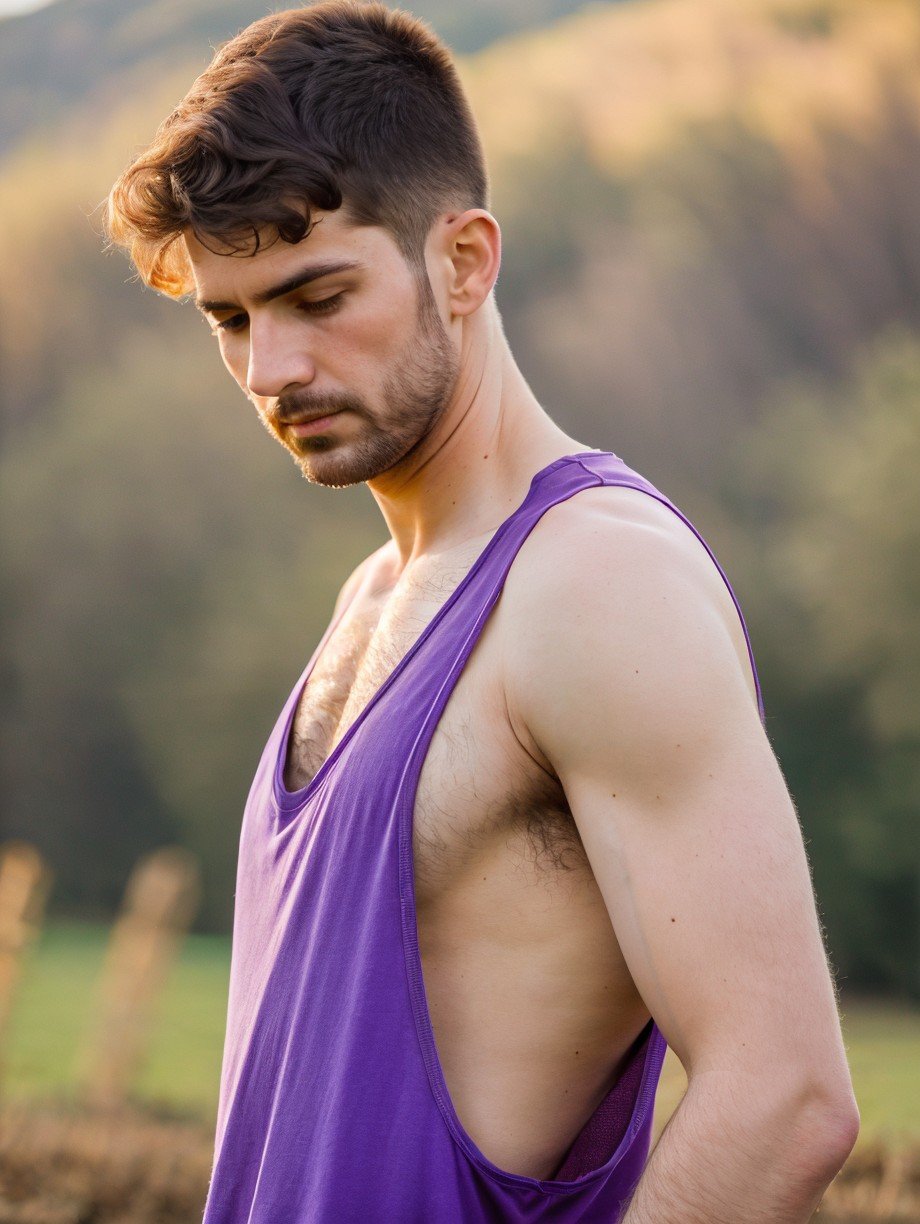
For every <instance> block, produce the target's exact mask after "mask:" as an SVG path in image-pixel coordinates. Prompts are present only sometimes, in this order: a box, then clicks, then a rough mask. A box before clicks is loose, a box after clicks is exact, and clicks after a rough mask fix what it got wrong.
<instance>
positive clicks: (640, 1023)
mask: <svg viewBox="0 0 920 1224" xmlns="http://www.w3.org/2000/svg"><path fill="white" fill-rule="evenodd" d="M107 218H108V227H109V232H110V235H111V237H112V240H113V241H115V242H118V243H120V244H122V245H124V246H125V247H127V248H128V249H129V250H130V252H131V254H132V257H133V258H134V261H135V263H136V265H137V267H138V269H139V271H140V273H141V275H142V276H143V278H144V279H145V281H146V282H147V283H149V284H151V285H153V286H155V287H156V288H158V289H160V290H162V291H163V292H165V293H167V294H170V295H172V296H176V297H178V296H182V295H184V294H185V293H188V292H193V293H194V294H195V296H196V300H197V304H198V307H199V309H200V310H201V311H203V313H204V314H205V317H206V318H207V320H208V321H209V323H210V325H211V328H212V330H213V332H214V334H215V336H217V338H218V341H219V345H220V351H221V356H222V358H223V361H224V364H225V365H226V367H227V369H228V370H229V372H230V373H231V375H232V376H233V378H234V379H235V380H236V382H237V383H238V384H239V386H240V388H241V390H242V391H243V392H244V393H245V394H246V396H247V397H248V398H249V399H250V400H251V402H252V403H253V405H254V406H255V408H256V411H257V412H258V414H259V416H260V418H261V420H262V421H263V423H264V424H265V426H266V427H267V428H268V430H269V431H270V432H271V433H272V434H273V435H274V436H275V437H276V438H277V439H278V441H280V442H281V444H282V445H283V446H285V447H286V448H287V450H288V451H289V452H290V453H291V454H292V455H293V457H294V459H295V461H296V462H297V463H298V464H299V466H300V468H301V470H302V471H303V474H304V475H305V476H306V478H307V479H308V480H310V481H312V482H314V483H316V484H320V485H326V486H329V487H332V488H335V487H342V486H345V485H351V484H355V483H357V482H366V483H367V485H368V488H369V489H370V490H371V493H372V494H373V496H374V498H375V500H376V501H377V504H378V505H379V507H380V510H381V512H382V514H383V516H384V519H385V521H386V524H387V527H388V528H389V532H390V537H391V538H390V540H389V542H388V543H387V544H386V545H384V546H383V547H382V548H380V549H379V550H377V551H376V552H375V553H373V554H372V555H371V556H370V557H368V558H366V559H365V560H364V561H363V562H362V563H361V564H360V565H359V566H358V567H357V569H356V570H355V571H354V573H353V574H352V575H351V576H350V577H349V578H348V580H347V581H346V582H345V584H344V586H343V587H342V591H341V593H340V596H339V599H338V601H337V604H336V608H335V611H334V614H333V618H332V621H331V622H330V625H329V628H328V629H327V631H326V633H325V635H324V637H323V639H322V641H321V642H320V644H319V645H318V646H317V648H316V651H315V652H314V655H313V657H312V659H311V660H310V661H309V663H308V665H307V668H306V669H305V671H304V673H303V675H302V676H301V678H300V679H299V680H298V682H297V684H296V685H295V687H294V690H293V692H292V693H291V696H290V698H289V700H288V702H287V704H286V705H285V707H284V709H283V710H282V713H281V716H280V717H279V720H278V723H277V725H276V727H275V729H274V731H273V733H272V736H271V738H270V739H269V742H268V744H267V746H266V749H265V752H264V754H263V757H262V760H261V763H260V765H259V769H258V772H257V774H256V778H255V780H254V782H253V787H252V791H251V793H250V797H249V802H248V804H247V808H246V813H245V817H244V822H243V829H242V835H241V840H240V857H239V868H238V879H237V892H236V915H235V921H234V945H233V962H232V971H231V987H230V1002H229V1015H228V1026H227V1039H226V1046H225V1050H224V1065H223V1074H222V1082H221V1096H220V1106H219V1114H218V1125H217V1141H216V1151H215V1161H214V1170H213V1174H212V1179H211V1185H210V1189H209V1195H208V1203H207V1207H206V1212H205V1221H206V1224H231V1222H236V1221H240V1222H243V1221H259V1222H260V1224H263V1222H267V1221H273V1222H276V1221H277V1222H279V1224H282V1222H283V1224H288V1222H291V1224H306V1222H308V1221H309V1222H316V1221H323V1222H325V1221H329V1222H330V1224H332V1222H339V1221H357V1220H366V1221H393V1222H394V1224H395V1222H403V1221H412V1222H417V1224H422V1222H423V1221H425V1222H431V1221H433V1222H436V1224H439V1222H442V1221H443V1222H445V1224H452V1222H455V1221H457V1222H459V1221H476V1220H525V1219H526V1220H532V1221H537V1220H547V1221H548V1220H553V1221H570V1220H571V1221H574V1220H579V1221H589V1220H590V1221H601V1220H604V1221H613V1220H616V1219H623V1220H625V1221H627V1222H628V1224H652V1222H654V1224H692V1222H695V1221H700V1222H702V1221H706V1222H707V1224H709V1222H724V1224H739V1221H746V1222H749V1224H754V1222H756V1221H770V1222H771V1224H775V1222H777V1221H804V1220H807V1219H808V1218H809V1217H810V1215H811V1213H812V1211H813V1210H814V1208H815V1206H816V1204H817V1203H818V1201H819V1199H820V1197H821V1194H822V1192H823V1190H824V1188H825V1187H826V1185H827V1184H828V1182H829V1181H830V1179H831V1178H832V1177H833V1175H834V1174H835V1173H836V1171H837V1170H838V1169H839V1168H840V1166H841V1165H842V1164H843V1162H844V1160H845V1158H846V1156H847V1154H848V1152H849V1151H850V1149H851V1147H852V1145H853V1143H854V1140H855V1136H856V1131H857V1126H858V1115H857V1111H856V1106H855V1103H854V1100H853V1094H852V1088H851V1085H850V1079H849V1074H848V1070H847V1065H846V1059H845V1055H844V1049H843V1044H842V1040H841V1034H840V1027H839V1021H838V1015H837V1008H836V1003H835V998H834V990H833V986H832V982H831V978H830V975H829V972H828V967H827V963H826V958H825V954H824V949H823V946H822V940H821V935H820V930H819V924H818V920H817V916H816V912H815V905H814V900H813V895H812V888H811V881H810V877H809V871H808V864H807V861H806V857H805V853H804V848H803V844H802V838H801V834H800V831H799V826H798V822H797V819H796V814H795V810H794V807H793V804H792V801H791V799H790V796H789V794H788V791H787V789H786V787H785V784H784V782H783V778H782V775H781V772H780V769H779V766H778V763H777V761H776V759H775V757H774V755H773V753H772V751H771V748H770V745H769V742H768V740H767V737H766V735H765V732H764V727H763V722H762V705H761V703H760V691H759V686H758V683H757V677H756V672H755V671H754V667H753V657H752V655H751V652H750V646H749V642H748V640H747V632H746V629H745V627H744V623H743V620H742V619H741V618H740V616H739V612H740V609H739V608H738V607H737V605H736V603H735V601H734V597H733V594H732V592H731V589H730V587H729V585H728V581H727V579H726V578H725V575H724V574H723V573H722V571H721V570H720V568H719V567H718V564H717V563H716V562H715V558H714V556H713V555H712V554H711V552H710V551H709V549H708V546H707V545H705V544H704V542H703V541H702V539H701V537H700V536H699V534H698V533H697V532H696V530H695V528H693V527H692V526H691V525H690V524H689V523H688V522H687V520H686V519H685V518H683V516H682V515H681V514H680V512H679V511H677V510H676V507H674V506H673V504H672V503H670V502H669V501H668V499H667V498H665V497H664V496H663V495H662V494H660V493H658V491H657V490H655V489H654V488H653V487H652V486H651V485H650V484H649V483H648V482H647V481H645V480H644V478H642V477H641V476H640V475H639V474H638V473H636V472H634V471H632V470H631V469H629V468H628V467H627V466H626V465H625V463H623V461H622V460H621V459H619V458H618V457H617V456H615V455H612V454H611V453H610V452H604V451H600V450H596V449H592V448H590V447H589V446H586V445H585V444H584V443H581V442H578V441H576V440H575V439H573V438H572V437H570V436H568V435H567V434H566V433H565V432H564V431H563V430H562V429H560V428H559V427H558V426H557V425H556V424H555V423H554V422H553V421H552V420H551V419H550V417H549V416H548V415H547V413H546V412H545V411H544V410H543V408H542V407H541V406H540V404H539V403H538V402H537V400H536V399H535V397H534V395H533V393H532V392H531V390H530V388H529V387H528V385H527V383H526V381H525V380H524V377H523V375H522V374H521V372H520V371H519V370H518V368H517V366H516V364H515V362H514V359H513V357H512V355H511V352H510V350H509V347H508V344H507V342H506V340H505V337H504V335H503V333H502V328H501V321H500V318H499V315H498V311H497V309H496V304H495V299H494V295H493V288H494V285H495V281H496V277H497V275H498V270H499V262H500V233H499V228H498V224H497V222H496V220H495V219H494V217H493V216H492V215H491V213H490V212H489V211H488V191H487V178H486V171H485V168H484V165H483V158H482V151H481V147H480V143H479V138H478V135H477V132H476V128H475V124H474V121H473V118H472V116H471V114H470V112H469V108H468V105H467V102H466V100H465V98H464V95H463V92H462V89H461V87H460V84H459V81H458V78H457V76H456V72H455V69H454V66H453V64H452V62H451V59H450V56H449V54H448V52H447V51H446V49H445V48H444V47H443V45H442V44H440V43H439V42H438V41H437V39H436V38H435V37H434V35H432V34H431V32H430V31H428V30H427V28H426V27H424V26H422V25H421V24H420V23H418V22H416V21H415V20H414V19H412V18H410V17H409V16H408V15H406V14H403V13H399V12H393V11H390V10H388V9H386V8H384V7H383V6H380V5H376V4H367V5H362V4H356V3H348V2H339V0H335V2H333V3H327V4H320V5H316V6H314V7H307V8H304V9H299V10H290V11H288V12H282V13H278V14H275V15H272V16H270V17H266V18H264V19H263V20H261V21H259V22H256V23H255V24H254V25H252V26H250V27H249V28H248V29H246V30H244V31H243V32H242V33H241V34H239V35H238V36H237V37H236V38H235V39H233V40H232V41H231V42H230V43H228V44H227V45H225V46H224V47H223V48H222V49H221V50H219V51H218V53H217V54H216V56H215V57H214V60H213V62H212V64H211V65H210V67H209V68H208V69H207V71H206V72H205V73H203V75H202V76H201V77H199V78H198V80H197V81H196V82H195V83H194V85H193V86H192V89H191V91H190V93H189V94H188V96H187V97H186V98H185V99H184V100H183V102H182V103H181V104H180V105H179V107H178V108H177V110H176V111H175V112H174V113H173V114H172V115H171V116H170V117H169V118H168V119H167V120H166V121H165V122H164V124H162V125H161V128H160V130H159V131H158V133H157V137H156V139H155V141H154V143H153V144H152V146H151V147H150V148H149V149H148V150H147V151H146V152H145V153H144V154H142V155H141V156H140V157H139V158H137V159H136V160H135V162H134V163H133V164H132V165H131V166H130V167H129V168H128V169H127V170H126V171H125V173H124V174H123V175H122V177H121V178H120V179H119V181H118V182H117V183H116V185H115V186H114V188H113V190H112V192H111V195H110V198H109V204H108V213H107ZM665 1039H666V1041H667V1043H668V1044H670V1045H671V1046H672V1048H673V1049H674V1050H675V1052H676V1053H677V1055H678V1056H679V1058H680V1060H681V1062H682V1063H683V1065H684V1067H685V1068H686V1070H687V1073H688V1079H689V1087H688V1091H687V1093H686V1096H685V1097H684V1099H683V1101H682V1103H681V1105H680V1106H679V1107H678V1109H677V1112H676V1114H675V1115H674V1117H673V1118H672V1120H671V1122H670V1123H669V1125H668V1126H667V1128H666V1129H665V1131H664V1133H663V1135H662V1137H661V1139H660V1141H659V1143H658V1145H657V1147H656V1149H655V1151H654V1153H653V1154H652V1156H651V1158H650V1159H649V1160H648V1162H647V1164H646V1158H647V1154H648V1143H649V1129H650V1125H651V1112H652V1102H653V1097H654V1091H655V1084H656V1081H657V1077H658V1074H659V1071H660V1067H661V1059H662V1056H663V1053H664V1048H665V1047H664V1040H665Z"/></svg>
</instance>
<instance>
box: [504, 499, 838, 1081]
mask: <svg viewBox="0 0 920 1224" xmlns="http://www.w3.org/2000/svg"><path fill="white" fill-rule="evenodd" d="M605 492H606V493H609V492H610V491H609V490H607V491H605ZM582 496H585V495H584V494H582ZM636 497H638V498H640V499H642V500H645V501H647V502H650V503H651V506H650V507H649V509H648V510H645V509H644V508H643V507H640V506H638V505H637V503H636V502H635V498H636ZM624 505H626V506H627V507H628V509H627V510H626V511H625V512H624V511H623V507H624ZM652 507H655V508H652ZM557 509H562V507H558V508H557ZM544 522H545V530H543V531H542V532H541V533H540V535H539V537H538V538H537V537H536V529H535V533H534V537H532V539H531V541H528V544H530V545H532V546H531V547H530V548H529V551H528V554H527V559H526V560H525V562H524V565H523V566H522V570H521V572H520V576H519V580H518V581H517V583H516V584H515V587H514V589H513V591H512V592H511V593H510V596H509V599H510V606H509V611H510V613H511V617H512V621H513V624H514V626H515V633H514V634H513V635H511V637H512V640H511V642H510V644H509V647H508V653H507V656H506V662H507V676H506V684H507V688H508V700H509V708H510V709H512V710H513V712H514V715H515V717H516V718H518V719H519V720H520V721H521V722H522V723H523V724H524V726H525V727H526V728H527V731H528V734H529V735H530V736H531V737H532V739H533V741H534V742H535V744H536V745H537V746H538V747H539V749H540V750H541V751H542V753H543V754H544V755H545V757H546V758H547V760H548V761H549V762H550V764H551V765H552V768H553V769H554V771H555V772H556V774H557V776H558V777H559V779H560V782H561V783H562V786H563V788H564V790H565V793H566V797H567V799H568V802H569V805H570V808H571V811H572V815H573V818H574V820H575V823H576V825H577V827H578V831H579V833H580V835H581V838H582V842H583V844H584V847H585V851H586V854H587V857H588V859H589V862H590V864H591V868H592V870H593V873H594V876H595V878H596V880H597V883H598V886H599V888H600V890H601V892H602V894H603V897H604V900H605V902H606V905H607V908H608V911H609V913H610V916H611V920H612V923H613V927H614V930H615V934H616V936H617V939H618V941H619V944H620V947H621V949H622V952H623V955H624V957H625V960H626V963H627V965H628V967H629V970H630V973H631V975H632V977H633V979H634V981H635V983H636V986H637V988H638V990H639V992H640V993H641V995H642V997H643V999H644V1000H645V1002H646V1005H647V1006H648V1008H649V1010H650V1012H651V1013H652V1015H653V1016H654V1018H655V1020H656V1022H657V1023H658V1026H659V1027H660V1029H661V1030H662V1032H663V1034H664V1036H665V1038H666V1039H667V1041H668V1044H669V1045H671V1046H672V1048H673V1049H674V1050H675V1052H676V1053H677V1054H678V1056H679V1057H680V1059H681V1061H682V1062H683V1064H684V1066H685V1067H686V1068H687V1071H688V1074H690V1075H693V1074H694V1073H697V1072H700V1071H705V1070H706V1069H707V1068H710V1067H713V1066H716V1065H719V1064H723V1065H724V1063H725V1061H726V1059H728V1060H731V1061H733V1062H735V1064H736V1065H738V1063H739V1062H741V1063H744V1064H745V1065H746V1066H748V1067H759V1068H761V1069H763V1068H768V1067H770V1066H775V1065H776V1063H777V1060H778V1059H779V1060H780V1061H781V1062H783V1063H784V1064H786V1065H788V1066H789V1067H790V1071H791V1072H794V1073H797V1072H800V1071H801V1069H802V1068H803V1067H806V1066H807V1067H808V1068H809V1069H810V1071H811V1073H812V1074H814V1075H815V1076H818V1077H821V1076H827V1077H829V1083H830V1084H832V1085H835V1086H838V1087H839V1086H841V1085H842V1084H844V1082H847V1083H848V1079H847V1078H846V1077H847V1072H846V1064H845V1057H844V1054H843V1047H842V1040H841V1037H840V1030H839V1020H838V1016H837V1009H836V1001H835V998H834V990H833V985H832V982H831V979H830V974H829V970H828V967H827V961H826V957H825V952H824V947H823V941H822V938H821V932H820V927H819V922H818V917H817V913H816V909H815V903H814V896H813V891H812V884H811V876H810V871H809V867H808V863H807V859H806V855H805V849H804V844H803V840H802V835H801V832H800V828H799V823H798V818H797V815H796V812H795V808H794V805H793V802H792V799H791V797H790V795H789V792H788V790H787V788H786V785H785V782H784V779H783V776H782V773H781V771H780V768H779V764H778V762H777V760H776V757H775V755H774V753H773V751H772V749H771V747H770V744H769V741H768V739H767V736H766V733H765V731H764V728H763V725H762V723H761V721H760V717H759V712H758V709H757V706H756V703H755V700H754V697H753V685H752V680H751V675H750V666H749V663H748V661H747V659H746V658H744V657H742V656H741V654H740V651H739V649H738V635H737V629H738V626H737V624H736V623H732V621H731V619H730V618H737V613H736V611H735V609H734V605H733V604H732V603H731V600H730V596H728V594H727V588H725V584H724V582H723V581H722V579H721V576H720V575H719V574H718V571H717V570H716V568H715V567H714V566H713V564H712V560H711V558H710V557H709V556H708V554H707V553H706V552H705V550H704V548H703V547H702V545H701V544H700V542H699V541H698V540H697V539H696V537H695V536H694V535H693V534H692V532H690V531H689V529H688V528H687V527H686V525H685V524H683V523H682V521H681V520H680V519H679V518H678V517H677V516H676V515H674V514H673V512H672V511H670V510H667V509H666V508H664V507H661V506H660V505H659V503H655V502H653V500H652V499H650V498H647V496H646V495H643V494H640V493H636V494H635V497H634V498H633V500H632V501H631V502H629V501H627V502H626V503H624V502H623V501H622V500H621V499H620V500H618V499H616V498H609V499H608V501H607V502H606V503H604V502H602V501H601V499H600V498H598V497H597V496H595V497H594V499H593V501H592V502H591V503H590V509H588V510H586V509H585V508H584V507H582V508H581V509H580V510H579V511H578V513H575V508H574V507H573V508H570V510H569V512H568V513H567V514H557V515H555V517H554V518H552V519H550V516H549V515H547V516H546V517H545V519H544V520H543V521H542V522H541V523H540V524H538V528H539V527H542V526H543V525H544ZM525 547H526V546H525ZM521 556H522V557H523V556H524V548H523V547H522V550H521ZM713 575H715V577H716V582H715V583H714V582H713ZM777 1073H778V1072H777Z"/></svg>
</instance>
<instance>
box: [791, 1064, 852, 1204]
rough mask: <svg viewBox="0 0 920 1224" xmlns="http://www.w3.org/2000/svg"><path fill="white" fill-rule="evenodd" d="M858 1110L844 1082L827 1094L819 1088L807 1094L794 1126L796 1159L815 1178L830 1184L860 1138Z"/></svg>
mask: <svg viewBox="0 0 920 1224" xmlns="http://www.w3.org/2000/svg"><path fill="white" fill-rule="evenodd" d="M859 1122H860V1118H859V1107H858V1106H857V1104H856V1098H855V1097H854V1095H853V1089H852V1086H851V1085H850V1084H849V1083H847V1084H845V1085H842V1086H841V1087H840V1088H839V1089H838V1090H835V1091H833V1092H830V1091H828V1090H827V1088H826V1086H824V1085H821V1086H819V1087H817V1088H814V1087H813V1088H811V1089H810V1090H808V1091H807V1093H806V1096H805V1099H804V1103H803V1105H802V1107H801V1112H800V1113H799V1116H798V1118H797V1119H796V1123H795V1128H794V1129H795V1139H796V1147H797V1150H798V1152H799V1157H800V1159H802V1160H803V1161H804V1162H806V1163H808V1164H810V1165H811V1167H812V1171H813V1172H814V1173H815V1175H816V1176H817V1177H818V1178H826V1179H827V1180H828V1181H830V1180H831V1179H832V1178H834V1177H835V1176H836V1175H837V1173H839V1171H840V1170H841V1169H842V1168H843V1166H844V1164H845V1163H846V1160H847V1157H848V1156H849V1155H850V1153H851V1152H852V1150H853V1148H854V1146H855V1144H856V1140H857V1137H858V1135H859Z"/></svg>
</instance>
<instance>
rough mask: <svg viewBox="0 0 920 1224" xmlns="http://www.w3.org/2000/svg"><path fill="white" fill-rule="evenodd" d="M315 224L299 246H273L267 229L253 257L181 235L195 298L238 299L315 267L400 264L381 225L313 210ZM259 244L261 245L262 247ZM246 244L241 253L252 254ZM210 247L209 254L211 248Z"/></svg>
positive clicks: (218, 243)
mask: <svg viewBox="0 0 920 1224" xmlns="http://www.w3.org/2000/svg"><path fill="white" fill-rule="evenodd" d="M313 220H314V222H315V224H314V225H313V228H312V229H311V230H310V232H309V233H308V234H307V236H306V237H305V238H304V239H302V240H301V241H300V242H297V243H291V242H285V241H284V240H283V239H282V238H278V239H277V241H272V239H273V238H274V237H275V231H274V230H273V228H272V227H266V228H265V229H263V230H261V231H260V234H259V237H260V240H261V242H260V247H259V250H258V251H257V253H256V254H255V255H250V254H248V253H246V254H242V255H232V254H229V253H223V252H224V250H225V247H224V244H223V243H222V242H221V240H220V239H217V238H211V237H209V236H207V235H205V241H206V242H207V244H208V245H207V246H205V245H203V243H201V242H199V240H198V239H197V238H196V237H195V235H194V234H193V233H192V231H191V229H190V228H189V229H186V230H185V231H183V235H182V239H183V241H184V243H185V249H186V251H187V253H188V259H189V265H190V268H191V272H192V276H193V278H194V281H195V296H196V298H197V299H199V300H201V299H209V300H216V299H219V298H227V299H231V298H232V299H234V300H239V296H240V295H241V294H243V295H245V294H249V293H254V292H257V291H258V290H259V289H262V288H267V287H270V286H271V285H273V284H276V283H278V282H280V281H282V280H283V279H284V278H285V276H286V275H287V274H290V273H295V272H298V271H300V270H301V269H302V268H305V267H307V266H309V265H311V264H313V263H314V262H315V263H316V264H320V263H322V264H327V263H328V264H334V263H340V262H341V263H345V262H348V261H354V262H355V263H360V264H361V265H362V266H364V267H367V268H373V269H377V268H383V269H387V270H390V269H394V268H395V267H396V266H397V265H398V264H399V263H402V264H403V266H405V261H404V260H403V258H402V255H401V253H400V251H399V248H398V247H397V245H396V242H395V240H394V239H393V237H392V235H391V234H390V232H389V231H388V230H385V229H383V228H382V227H380V226H370V225H354V224H352V223H351V222H350V221H348V220H347V219H346V217H345V216H344V210H342V209H337V210H336V211H335V212H321V211H319V210H316V211H314V213H313ZM261 243H264V244H266V245H261ZM251 245H252V244H251V242H250V245H248V246H247V247H245V248H244V249H245V250H246V251H247V252H248V251H249V250H251ZM212 247H213V248H214V249H213V250H212V249H210V248H212Z"/></svg>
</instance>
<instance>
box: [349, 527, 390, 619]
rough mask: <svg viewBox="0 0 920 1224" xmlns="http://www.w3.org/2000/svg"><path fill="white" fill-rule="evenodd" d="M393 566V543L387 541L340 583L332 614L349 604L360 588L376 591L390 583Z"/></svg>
mask: <svg viewBox="0 0 920 1224" xmlns="http://www.w3.org/2000/svg"><path fill="white" fill-rule="evenodd" d="M394 564H395V551H394V546H393V541H392V540H387V541H386V542H385V543H384V544H381V545H380V547H379V548H375V549H374V551H373V552H372V553H369V554H368V556H366V557H365V558H364V560H363V561H359V562H358V564H357V565H356V566H355V568H354V569H353V570H352V571H351V573H350V574H349V575H348V577H347V578H346V579H345V581H344V582H343V583H342V585H341V587H340V588H339V593H338V595H337V596H336V600H335V609H334V614H337V613H338V612H340V611H341V610H342V609H343V608H345V607H346V606H347V605H348V604H349V603H351V601H352V600H353V599H354V597H355V596H356V595H357V593H358V591H359V590H360V589H361V588H362V587H364V588H366V589H376V588H377V587H378V586H380V585H386V584H388V583H390V581H391V579H390V575H391V573H392V571H393V567H394Z"/></svg>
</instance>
